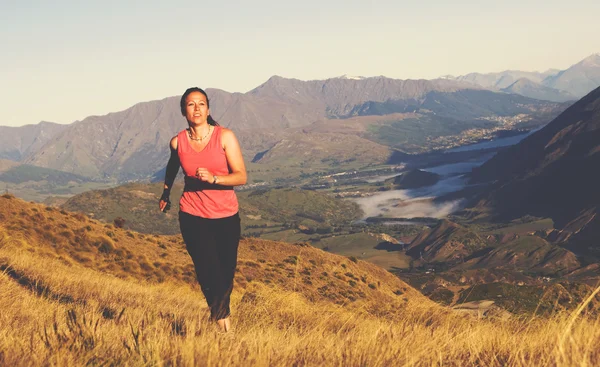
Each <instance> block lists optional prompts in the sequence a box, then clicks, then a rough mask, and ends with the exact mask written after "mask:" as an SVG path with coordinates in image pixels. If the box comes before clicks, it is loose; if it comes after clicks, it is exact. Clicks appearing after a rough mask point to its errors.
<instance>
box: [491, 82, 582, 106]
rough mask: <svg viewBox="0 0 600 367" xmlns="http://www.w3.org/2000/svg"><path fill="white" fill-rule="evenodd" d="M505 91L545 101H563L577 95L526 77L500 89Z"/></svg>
mask: <svg viewBox="0 0 600 367" xmlns="http://www.w3.org/2000/svg"><path fill="white" fill-rule="evenodd" d="M501 90H502V91H503V92H506V93H513V94H520V95H522V96H527V97H530V98H535V99H541V100H545V101H554V102H564V101H572V100H576V99H577V97H575V96H574V95H572V94H571V93H569V92H564V91H562V90H559V89H554V88H549V87H546V86H544V85H542V84H540V83H536V82H533V81H531V80H529V79H527V78H521V79H518V80H517V81H515V82H514V83H513V84H511V85H509V86H508V87H506V88H502V89H501Z"/></svg>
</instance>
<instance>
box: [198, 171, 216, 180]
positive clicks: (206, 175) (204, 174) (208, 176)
mask: <svg viewBox="0 0 600 367" xmlns="http://www.w3.org/2000/svg"><path fill="white" fill-rule="evenodd" d="M196 178H198V179H199V180H200V181H205V182H211V183H212V182H213V180H214V175H213V174H212V173H211V172H210V171H209V170H207V169H206V168H197V169H196Z"/></svg>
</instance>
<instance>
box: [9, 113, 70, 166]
mask: <svg viewBox="0 0 600 367" xmlns="http://www.w3.org/2000/svg"><path fill="white" fill-rule="evenodd" d="M67 127H68V125H61V124H56V123H54V122H46V121H42V122H40V123H39V124H35V125H24V126H19V127H11V126H0V159H9V160H12V161H20V160H21V159H23V158H24V157H26V156H27V155H29V154H31V153H33V152H36V151H38V150H39V149H40V148H41V147H42V146H43V145H44V144H46V143H47V142H49V141H50V140H51V139H52V138H54V137H55V136H57V135H58V134H59V133H60V132H62V131H63V130H64V129H66V128H67Z"/></svg>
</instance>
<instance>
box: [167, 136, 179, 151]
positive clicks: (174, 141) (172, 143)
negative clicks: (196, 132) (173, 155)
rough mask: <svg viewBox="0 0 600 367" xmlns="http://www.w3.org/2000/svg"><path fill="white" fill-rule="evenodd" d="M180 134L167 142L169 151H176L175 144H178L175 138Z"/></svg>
mask: <svg viewBox="0 0 600 367" xmlns="http://www.w3.org/2000/svg"><path fill="white" fill-rule="evenodd" d="M180 134H181V133H179V134H177V135H175V136H174V137H172V138H171V141H170V142H169V146H170V147H171V149H173V150H177V145H178V144H177V143H178V139H177V137H178V136H179V135H180Z"/></svg>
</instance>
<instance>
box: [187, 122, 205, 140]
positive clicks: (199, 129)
mask: <svg viewBox="0 0 600 367" xmlns="http://www.w3.org/2000/svg"><path fill="white" fill-rule="evenodd" d="M189 129H190V131H191V133H192V134H191V136H192V137H194V138H200V137H203V136H205V135H206V134H208V132H209V131H210V125H209V124H208V122H207V123H204V124H201V125H196V126H190V127H189Z"/></svg>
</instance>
